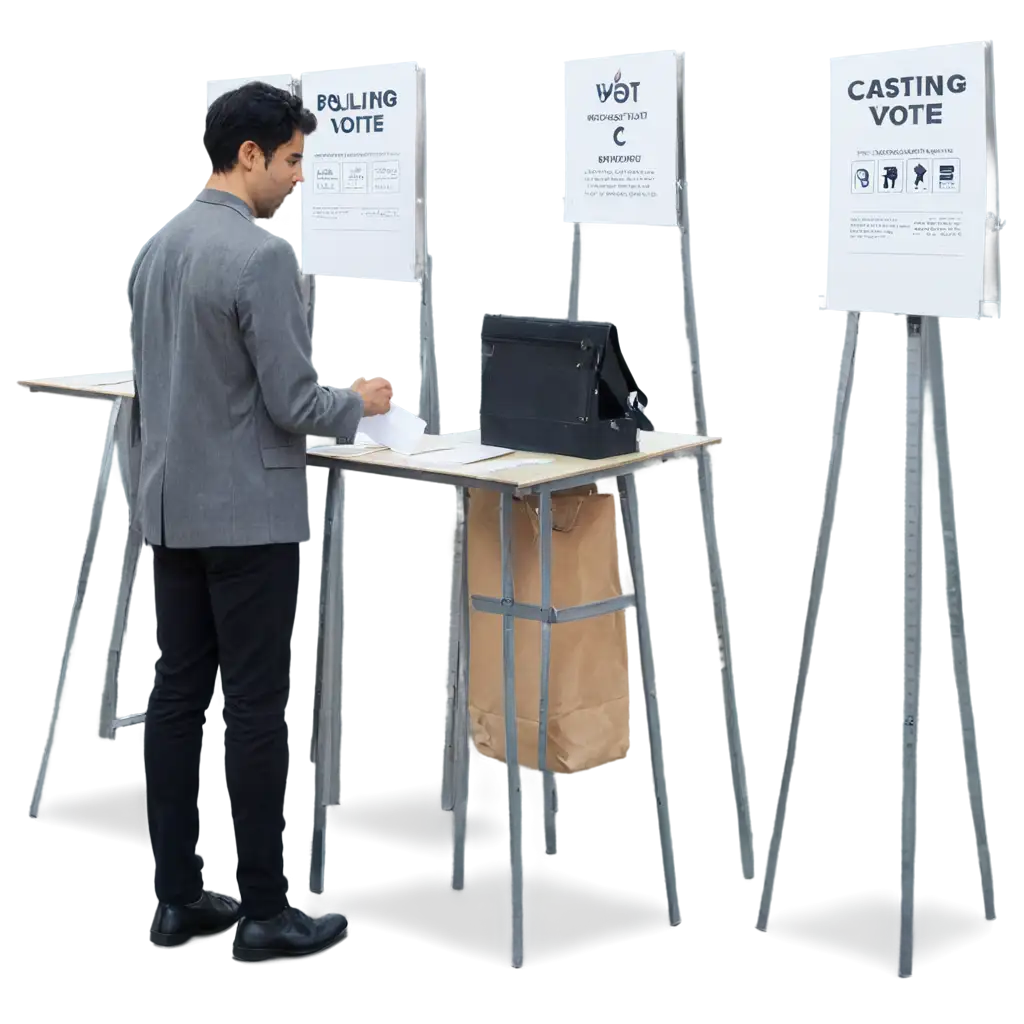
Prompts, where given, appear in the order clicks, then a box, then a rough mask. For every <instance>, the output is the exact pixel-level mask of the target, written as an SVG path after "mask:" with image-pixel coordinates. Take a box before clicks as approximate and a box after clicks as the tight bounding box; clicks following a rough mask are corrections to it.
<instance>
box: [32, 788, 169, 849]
mask: <svg viewBox="0 0 1024 1024" xmlns="http://www.w3.org/2000/svg"><path fill="white" fill-rule="evenodd" d="M39 820H40V821H52V822H54V823H55V824H58V825H71V826H72V827H74V828H83V829H87V830H88V831H90V832H101V833H104V834H106V835H113V836H118V837H120V838H123V839H132V840H135V841H136V842H140V843H145V844H146V845H147V846H148V845H149V825H148V824H147V821H146V787H145V785H144V784H141V783H139V784H136V785H132V786H119V787H118V788H117V789H106V790H103V791H101V792H99V793H88V794H83V795H79V796H74V797H68V798H62V799H58V800H54V801H49V800H46V799H45V798H44V799H43V801H42V803H41V805H40V807H39Z"/></svg>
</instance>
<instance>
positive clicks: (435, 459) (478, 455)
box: [411, 444, 512, 466]
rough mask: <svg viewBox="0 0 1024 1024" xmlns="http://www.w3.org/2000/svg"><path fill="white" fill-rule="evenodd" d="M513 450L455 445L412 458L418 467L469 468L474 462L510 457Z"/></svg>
mask: <svg viewBox="0 0 1024 1024" xmlns="http://www.w3.org/2000/svg"><path fill="white" fill-rule="evenodd" d="M510 451H512V449H511V448H495V447H493V446H492V445H485V444H455V445H451V446H449V447H446V448H444V449H442V450H436V451H428V452H420V453H418V454H416V455H413V456H412V457H411V461H412V462H414V463H415V464H416V465H417V466H469V465H471V464H472V463H474V462H484V461H486V460H487V459H496V458H497V457H498V456H499V455H508V453H509V452H510Z"/></svg>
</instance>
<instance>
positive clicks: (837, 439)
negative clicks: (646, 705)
mask: <svg viewBox="0 0 1024 1024" xmlns="http://www.w3.org/2000/svg"><path fill="white" fill-rule="evenodd" d="M859 323H860V314H859V313H848V314H847V316H846V342H845V344H844V345H843V359H842V365H841V368H840V370H839V391H838V393H837V394H836V411H835V420H834V422H833V426H832V454H831V456H830V458H829V464H828V482H827V483H826V485H825V508H824V510H823V511H822V513H821V528H820V530H819V531H818V550H817V554H816V555H815V557H814V572H813V574H812V576H811V596H810V599H809V601H808V602H807V618H806V620H805V621H804V640H803V647H802V649H801V651H800V672H799V674H798V676H797V682H796V696H795V697H794V699H793V718H792V721H791V723H790V727H789V746H788V748H787V750H786V766H785V768H784V769H783V772H782V786H781V788H780V790H779V803H778V807H777V808H776V811H775V829H774V831H773V832H772V841H771V846H770V847H769V850H768V864H767V866H766V867H765V873H764V889H763V891H762V893H761V910H760V913H759V914H758V918H757V927H758V928H759V929H760V930H761V931H764V930H765V929H766V928H767V927H768V914H769V912H770V910H771V906H772V889H773V888H774V885H775V869H776V867H777V866H778V862H779V845H780V844H781V842H782V826H783V824H784V823H785V820H786V800H787V799H788V797H789V783H790V780H791V779H792V777H793V761H794V759H795V757H796V736H797V730H798V729H799V726H800V711H801V709H802V707H803V703H804V688H805V687H806V685H807V671H808V669H809V667H810V664H811V649H812V647H813V646H814V627H815V625H816V624H817V621H818V608H819V607H820V605H821V591H822V586H823V584H824V581H825V566H826V564H827V563H828V547H829V541H830V540H831V538H832V521H833V519H834V518H835V511H836V494H837V492H838V490H839V470H840V467H841V466H842V462H843V442H844V440H845V438H846V414H847V412H848V411H849V408H850V392H851V390H852V388H853V367H854V360H855V356H856V354H857V330H858V327H859Z"/></svg>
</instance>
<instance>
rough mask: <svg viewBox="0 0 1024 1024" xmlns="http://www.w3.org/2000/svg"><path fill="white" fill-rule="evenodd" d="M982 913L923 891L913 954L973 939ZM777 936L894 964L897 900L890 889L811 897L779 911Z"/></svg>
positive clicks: (982, 925) (939, 951)
mask: <svg viewBox="0 0 1024 1024" xmlns="http://www.w3.org/2000/svg"><path fill="white" fill-rule="evenodd" d="M987 928H988V926H987V924H986V922H985V919H984V916H983V914H982V913H981V912H980V911H979V910H977V909H976V908H974V907H972V906H970V905H968V904H966V903H961V902H957V901H954V900H950V899H946V898H939V897H936V896H931V895H927V894H923V895H922V896H921V898H920V899H919V900H918V908H916V920H915V932H916V956H918V957H919V958H921V959H924V958H926V957H933V956H941V955H943V954H945V953H949V952H953V951H954V950H957V949H962V948H963V947H965V946H967V945H970V944H972V943H974V942H977V941H978V940H979V939H981V938H982V937H983V936H984V935H985V934H986V932H987ZM772 931H773V932H774V934H775V936H776V937H777V938H779V939H781V940H782V941H783V942H790V943H794V944H797V945H802V946H810V947H813V948H815V949H820V950H823V951H826V952H833V953H838V954H839V955H841V956H844V957H849V958H851V959H857V961H861V962H864V963H866V964H870V965H878V966H884V967H887V968H893V969H895V967H896V957H897V952H898V945H899V901H898V899H897V897H896V894H895V893H894V892H887V891H884V890H869V891H858V892H849V891H845V892H842V893H840V895H839V897H836V898H830V899H813V900H811V901H810V902H809V903H807V904H806V905H805V906H801V907H794V908H791V909H787V910H784V911H782V912H780V913H779V914H778V918H777V919H776V923H775V927H774V928H773V929H772Z"/></svg>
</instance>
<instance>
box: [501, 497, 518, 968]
mask: <svg viewBox="0 0 1024 1024" xmlns="http://www.w3.org/2000/svg"><path fill="white" fill-rule="evenodd" d="M501 600H502V604H504V605H505V606H506V608H507V609H508V608H511V606H512V603H513V601H514V600H515V589H514V585H513V577H512V495H511V494H506V493H503V494H502V496H501ZM515 624H516V620H515V617H514V616H512V615H508V614H506V615H503V616H502V644H501V655H502V667H503V670H504V678H505V764H506V766H507V769H508V819H509V845H510V848H511V859H512V966H513V967H522V965H523V794H522V791H521V789H520V785H519V739H518V733H517V729H516V682H515V671H516V669H515V665H516V659H515V655H516V651H515Z"/></svg>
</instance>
